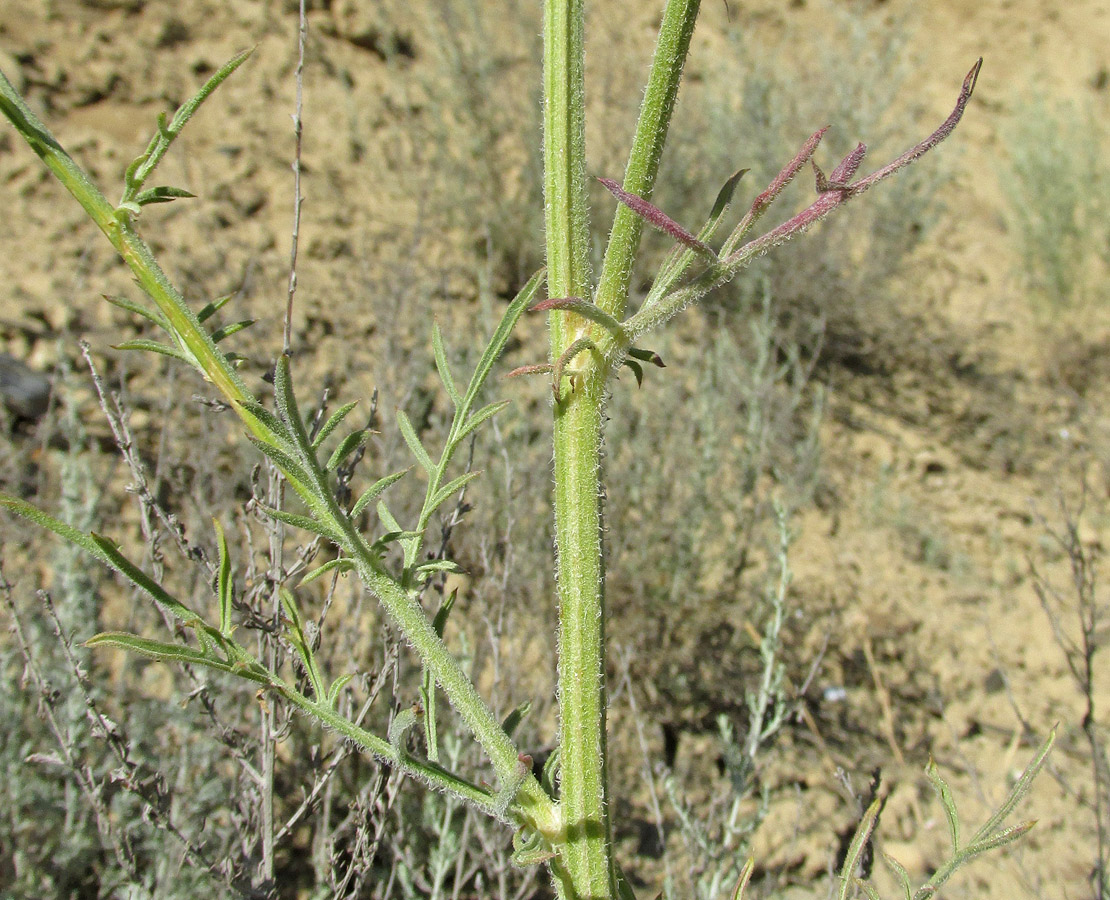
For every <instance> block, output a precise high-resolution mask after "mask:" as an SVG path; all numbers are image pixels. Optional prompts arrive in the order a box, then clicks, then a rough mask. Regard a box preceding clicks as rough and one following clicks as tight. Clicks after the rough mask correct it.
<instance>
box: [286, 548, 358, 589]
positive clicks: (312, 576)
mask: <svg viewBox="0 0 1110 900" xmlns="http://www.w3.org/2000/svg"><path fill="white" fill-rule="evenodd" d="M354 567H355V561H354V560H353V559H351V558H350V557H346V556H341V557H339V558H338V559H329V560H328V561H327V562H326V563H324V564H322V565H320V566H317V567H316V568H315V569H313V570H312V571H311V572H309V573H308V574H307V575H305V577H304V578H302V579H301V581H300V584H299V585H298V587H303V586H304V585H306V584H310V583H311V582H313V581H315V580H316V579H317V578H321V577H323V576H324V575H327V574H328V572H336V571H338V572H350V571H351V569H353V568H354Z"/></svg>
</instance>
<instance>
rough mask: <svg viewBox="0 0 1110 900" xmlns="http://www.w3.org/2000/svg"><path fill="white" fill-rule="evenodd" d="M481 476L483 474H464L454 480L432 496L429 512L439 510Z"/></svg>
mask: <svg viewBox="0 0 1110 900" xmlns="http://www.w3.org/2000/svg"><path fill="white" fill-rule="evenodd" d="M481 474H482V473H481V472H464V473H463V474H462V475H460V476H459V477H458V478H452V479H451V480H450V481H449V482H447V484H445V485H444V486H443V487H441V488H440V489H439V490H438V491H436V492H435V494H434V495H433V496H432V499H431V500H430V501H429V503H428V511H429V512H434V511H435V510H437V509H439V507H440V506H442V505H443V504H444V503H446V502H447V500H449V499H450V498H451V495H452V494H454V493H455V492H456V491H459V490H462V488H464V487H465V486H466V485H468V484H470V482H472V481H473V480H474V479H475V478H478V477H479V476H480V475H481Z"/></svg>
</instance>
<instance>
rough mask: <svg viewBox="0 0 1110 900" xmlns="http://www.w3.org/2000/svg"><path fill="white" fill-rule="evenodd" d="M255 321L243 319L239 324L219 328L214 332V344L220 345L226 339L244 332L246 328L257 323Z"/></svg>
mask: <svg viewBox="0 0 1110 900" xmlns="http://www.w3.org/2000/svg"><path fill="white" fill-rule="evenodd" d="M255 321H256V320H255V319H243V320H241V321H239V322H232V323H231V324H230V325H225V326H224V327H223V328H217V329H216V330H215V331H213V332H212V342H213V343H214V344H218V343H219V342H220V341H222V340H223V339H224V338H226V337H231V335H233V334H235V333H237V332H239V331H242V330H243V329H244V328H250V327H251V325H253V324H254V323H255Z"/></svg>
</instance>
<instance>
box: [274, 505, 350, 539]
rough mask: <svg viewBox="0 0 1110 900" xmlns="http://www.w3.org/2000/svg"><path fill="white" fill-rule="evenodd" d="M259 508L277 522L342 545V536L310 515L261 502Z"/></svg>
mask: <svg viewBox="0 0 1110 900" xmlns="http://www.w3.org/2000/svg"><path fill="white" fill-rule="evenodd" d="M258 508H259V510H261V511H262V512H264V513H265V514H266V515H268V516H269V517H270V518H271V519H277V520H278V521H279V522H284V523H285V524H286V525H292V526H293V527H294V528H300V529H301V530H303V531H308V532H311V533H312V534H318V535H320V537H322V538H325V539H327V540H329V541H331V542H332V543H333V544H338V545H340V546H342V544H343V538H342V536H341V535H340V534H339V533H338V532H336V531H333V530H332V528H331V527H330V526H328V525H326V524H324V523H322V522H319V521H317V520H316V519H313V518H311V517H310V516H302V515H298V514H297V513H291V512H286V511H285V510H284V509H274V508H273V507H271V506H266V505H265V504H263V503H259V504H258Z"/></svg>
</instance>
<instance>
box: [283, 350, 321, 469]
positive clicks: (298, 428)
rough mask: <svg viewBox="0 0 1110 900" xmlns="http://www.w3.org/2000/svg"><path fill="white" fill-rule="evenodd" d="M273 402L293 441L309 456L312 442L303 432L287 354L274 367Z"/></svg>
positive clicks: (302, 423)
mask: <svg viewBox="0 0 1110 900" xmlns="http://www.w3.org/2000/svg"><path fill="white" fill-rule="evenodd" d="M274 402H275V403H276V404H277V408H278V414H279V415H280V416H281V418H282V421H284V422H285V423H286V425H288V426H289V431H290V432H291V433H292V435H293V441H294V443H295V444H296V445H297V447H298V448H300V450H301V452H302V453H304V454H305V456H309V455H311V452H312V451H311V447H312V442H311V441H310V440H309V439H308V432H307V431H305V427H304V420H303V419H302V418H301V411H300V408H299V407H298V405H297V396H296V394H295V393H294V392H293V375H292V373H291V372H290V371H289V354H287V353H283V354H281V356H280V357H279V358H278V361H277V365H276V366H274Z"/></svg>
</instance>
